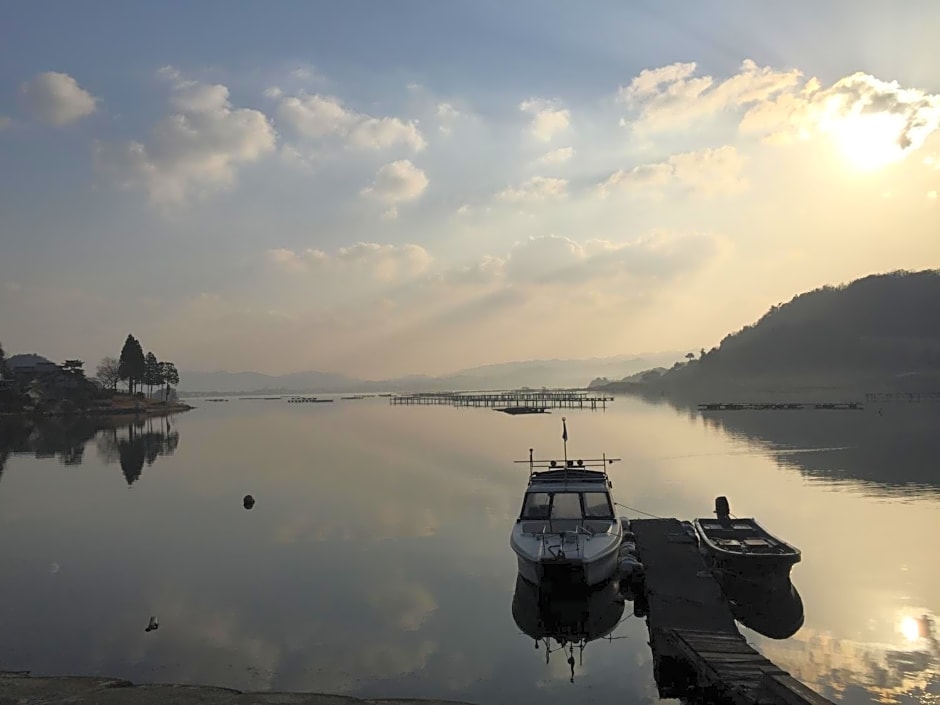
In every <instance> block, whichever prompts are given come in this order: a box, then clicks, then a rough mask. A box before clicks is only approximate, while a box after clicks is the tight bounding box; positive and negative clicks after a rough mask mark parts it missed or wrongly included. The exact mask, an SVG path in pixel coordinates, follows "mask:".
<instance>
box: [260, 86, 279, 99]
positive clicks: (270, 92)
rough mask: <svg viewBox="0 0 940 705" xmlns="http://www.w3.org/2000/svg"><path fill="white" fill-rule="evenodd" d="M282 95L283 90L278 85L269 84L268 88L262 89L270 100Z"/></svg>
mask: <svg viewBox="0 0 940 705" xmlns="http://www.w3.org/2000/svg"><path fill="white" fill-rule="evenodd" d="M282 95H284V91H283V90H282V89H281V87H280V86H269V87H268V88H265V89H264V97H265V98H271V99H272V100H277V99H278V98H280V97H281V96H282Z"/></svg>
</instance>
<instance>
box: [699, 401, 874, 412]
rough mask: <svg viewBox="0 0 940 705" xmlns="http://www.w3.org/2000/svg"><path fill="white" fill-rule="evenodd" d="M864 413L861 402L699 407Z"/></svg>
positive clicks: (710, 406) (703, 406) (708, 407)
mask: <svg viewBox="0 0 940 705" xmlns="http://www.w3.org/2000/svg"><path fill="white" fill-rule="evenodd" d="M807 409H813V410H817V411H863V410H864V409H865V405H864V404H863V403H862V402H860V401H829V402H826V401H812V402H707V403H704V404H699V405H698V410H699V411H800V410H807Z"/></svg>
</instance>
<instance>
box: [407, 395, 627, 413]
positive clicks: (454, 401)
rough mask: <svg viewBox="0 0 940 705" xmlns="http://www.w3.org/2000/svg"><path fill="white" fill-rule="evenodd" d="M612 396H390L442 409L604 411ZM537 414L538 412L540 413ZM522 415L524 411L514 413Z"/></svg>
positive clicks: (410, 403)
mask: <svg viewBox="0 0 940 705" xmlns="http://www.w3.org/2000/svg"><path fill="white" fill-rule="evenodd" d="M613 400H614V398H613V397H608V396H597V395H594V394H591V393H590V392H577V391H567V390H539V391H535V390H531V391H530V390H517V391H501V392H426V393H421V394H397V395H395V396H392V397H389V400H388V401H389V403H390V404H392V405H413V404H432V405H441V406H470V407H484V408H496V407H505V408H513V409H520V408H523V407H530V408H533V409H542V412H544V411H545V410H546V409H590V410H592V411H596V410H598V409H606V408H607V402H611V401H613ZM542 412H540V413H542ZM516 413H524V412H518V411H517V412H516Z"/></svg>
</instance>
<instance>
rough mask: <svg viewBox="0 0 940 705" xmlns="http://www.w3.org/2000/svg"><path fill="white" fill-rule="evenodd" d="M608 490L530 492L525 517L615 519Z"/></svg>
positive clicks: (524, 512)
mask: <svg viewBox="0 0 940 705" xmlns="http://www.w3.org/2000/svg"><path fill="white" fill-rule="evenodd" d="M613 517H614V512H613V507H611V506H610V498H609V497H608V496H607V493H606V492H529V493H527V494H526V496H525V503H524V504H523V505H522V518H523V519H613Z"/></svg>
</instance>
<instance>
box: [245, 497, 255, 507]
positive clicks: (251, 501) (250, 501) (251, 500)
mask: <svg viewBox="0 0 940 705" xmlns="http://www.w3.org/2000/svg"><path fill="white" fill-rule="evenodd" d="M242 504H243V505H244V506H245V509H251V508H252V507H253V506H255V498H254V497H252V496H251V495H250V494H246V495H245V499H244V500H242Z"/></svg>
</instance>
